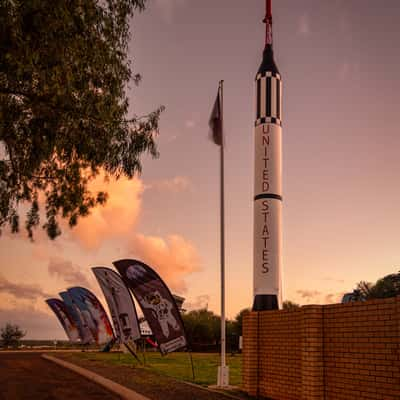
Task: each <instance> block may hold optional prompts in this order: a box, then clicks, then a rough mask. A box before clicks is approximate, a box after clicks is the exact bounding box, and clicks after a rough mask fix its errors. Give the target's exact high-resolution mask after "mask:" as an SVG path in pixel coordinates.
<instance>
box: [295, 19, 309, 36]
mask: <svg viewBox="0 0 400 400" xmlns="http://www.w3.org/2000/svg"><path fill="white" fill-rule="evenodd" d="M297 33H298V34H300V35H303V36H308V35H309V34H310V33H311V29H310V17H309V16H308V14H303V15H301V16H300V17H299V20H298V26H297Z"/></svg>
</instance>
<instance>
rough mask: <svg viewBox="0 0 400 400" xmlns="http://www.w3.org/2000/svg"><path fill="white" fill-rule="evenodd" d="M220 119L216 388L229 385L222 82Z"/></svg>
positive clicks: (221, 88) (222, 83)
mask: <svg viewBox="0 0 400 400" xmlns="http://www.w3.org/2000/svg"><path fill="white" fill-rule="evenodd" d="M219 90H220V118H221V122H222V127H221V130H222V138H221V148H220V154H221V367H220V368H219V370H218V386H220V387H226V386H228V385H229V370H228V367H227V366H226V331H225V327H226V324H225V199H224V197H225V192H224V81H220V83H219Z"/></svg>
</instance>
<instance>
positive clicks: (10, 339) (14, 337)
mask: <svg viewBox="0 0 400 400" xmlns="http://www.w3.org/2000/svg"><path fill="white" fill-rule="evenodd" d="M25 335H26V332H23V331H22V330H21V329H20V327H19V326H18V325H12V324H10V323H7V324H6V325H5V326H4V327H3V328H1V330H0V337H1V340H2V342H3V346H4V347H18V346H19V343H20V340H21V339H22V338H23V337H24V336H25Z"/></svg>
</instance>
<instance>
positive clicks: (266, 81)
mask: <svg viewBox="0 0 400 400" xmlns="http://www.w3.org/2000/svg"><path fill="white" fill-rule="evenodd" d="M255 103H256V119H255V129H254V144H255V151H254V157H255V160H254V272H253V278H254V304H253V310H255V311H261V310H270V309H276V308H279V307H280V306H281V304H282V290H281V289H282V283H281V280H282V278H281V275H282V80H281V76H280V74H279V72H278V69H277V68H276V66H275V63H274V61H273V53H272V42H271V46H267V47H266V49H265V50H264V56H263V63H262V65H261V67H260V70H259V71H258V74H257V76H256V102H255Z"/></svg>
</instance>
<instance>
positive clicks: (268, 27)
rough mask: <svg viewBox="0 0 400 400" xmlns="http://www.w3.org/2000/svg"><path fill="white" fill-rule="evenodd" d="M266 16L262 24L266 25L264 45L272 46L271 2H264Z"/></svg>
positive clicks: (270, 0) (267, 0)
mask: <svg viewBox="0 0 400 400" xmlns="http://www.w3.org/2000/svg"><path fill="white" fill-rule="evenodd" d="M265 7H266V14H265V18H264V20H263V22H264V23H265V24H266V32H265V45H266V46H272V0H265Z"/></svg>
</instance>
